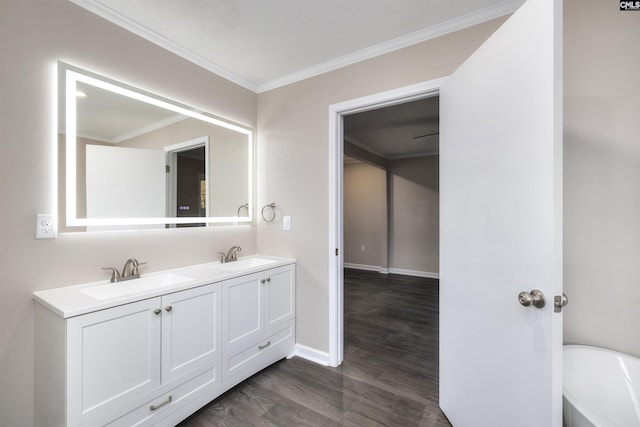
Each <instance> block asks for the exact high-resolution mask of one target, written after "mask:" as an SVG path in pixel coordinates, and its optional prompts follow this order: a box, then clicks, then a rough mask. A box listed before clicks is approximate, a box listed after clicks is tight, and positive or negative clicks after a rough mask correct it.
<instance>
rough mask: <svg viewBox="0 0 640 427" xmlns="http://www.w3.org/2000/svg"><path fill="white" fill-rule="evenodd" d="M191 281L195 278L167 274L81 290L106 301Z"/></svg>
mask: <svg viewBox="0 0 640 427" xmlns="http://www.w3.org/2000/svg"><path fill="white" fill-rule="evenodd" d="M191 280H193V278H191V277H188V276H182V275H180V274H173V273H167V274H158V275H156V276H149V277H142V278H140V279H132V280H127V281H124V282H117V283H107V284H105V285H97V286H91V287H87V288H84V289H80V292H82V293H83V294H85V295H89V296H90V297H92V298H96V299H99V300H104V299H110V298H116V297H121V296H125V295H128V294H134V293H137V292H143V291H148V290H152V289H160V288H164V287H166V286H172V285H179V284H181V283H186V282H190V281H191Z"/></svg>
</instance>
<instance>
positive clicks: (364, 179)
mask: <svg viewBox="0 0 640 427" xmlns="http://www.w3.org/2000/svg"><path fill="white" fill-rule="evenodd" d="M387 235H388V233H387V172H386V171H385V170H383V169H380V168H378V167H375V166H371V165H369V164H367V163H362V162H361V163H353V164H345V165H344V263H345V265H346V264H356V265H357V267H359V268H372V269H377V270H385V272H386V268H387ZM363 246H364V249H363Z"/></svg>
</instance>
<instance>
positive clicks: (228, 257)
mask: <svg viewBox="0 0 640 427" xmlns="http://www.w3.org/2000/svg"><path fill="white" fill-rule="evenodd" d="M241 250H242V248H241V247H240V246H231V249H229V251H228V252H227V253H226V254H225V253H224V252H218V255H219V256H220V263H221V264H224V263H225V262H232V261H237V260H238V252H240V251H241Z"/></svg>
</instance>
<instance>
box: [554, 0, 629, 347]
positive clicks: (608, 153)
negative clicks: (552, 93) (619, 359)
mask: <svg viewBox="0 0 640 427" xmlns="http://www.w3.org/2000/svg"><path fill="white" fill-rule="evenodd" d="M564 13H565V22H564V39H565V40H564V52H565V54H564V58H565V63H564V67H565V73H564V123H565V126H564V159H565V160H564V183H565V184H564V258H565V263H564V289H565V293H566V294H567V296H568V297H569V305H568V306H567V308H566V310H565V312H564V338H565V341H566V342H568V343H582V344H590V345H597V346H602V347H608V348H611V349H615V350H619V351H623V352H627V353H630V354H633V355H635V356H640V339H638V327H639V326H640V84H639V76H640V55H639V54H638V52H640V13H639V12H621V11H619V10H618V2H610V1H601V0H565V12H564Z"/></svg>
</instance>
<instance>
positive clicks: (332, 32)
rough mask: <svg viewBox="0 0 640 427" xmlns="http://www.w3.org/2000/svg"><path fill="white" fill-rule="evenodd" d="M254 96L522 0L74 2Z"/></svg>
mask: <svg viewBox="0 0 640 427" xmlns="http://www.w3.org/2000/svg"><path fill="white" fill-rule="evenodd" d="M70 1H72V2H74V3H76V4H78V5H80V6H82V7H84V8H86V9H88V10H90V11H92V12H94V13H96V14H98V15H100V16H102V17H104V18H106V19H108V20H110V21H112V22H114V23H116V24H118V25H120V26H122V27H124V28H126V29H128V30H130V31H133V32H134V33H136V34H139V35H141V36H142V37H144V38H146V39H148V40H150V41H152V42H154V43H156V44H158V45H160V46H162V47H164V48H167V49H169V50H171V51H172V52H174V53H177V54H178V55H181V56H183V57H185V58H187V59H189V60H191V61H192V62H194V63H197V64H198V65H201V66H203V67H205V68H207V69H209V70H210V71H213V72H215V73H217V74H219V75H222V76H223V77H225V78H227V79H229V80H231V81H234V82H236V83H238V84H240V85H242V86H244V87H246V88H248V89H250V90H253V91H255V92H262V91H266V90H269V89H272V88H275V87H279V86H282V85H285V84H289V83H292V82H294V81H298V80H301V79H304V78H308V77H311V76H313V75H317V74H320V73H323V72H327V71H330V70H333V69H336V68H339V67H342V66H345V65H348V64H351V63H354V62H358V61H361V60H364V59H367V58H371V57H373V56H376V55H380V54H382V53H385V52H389V51H392V50H396V49H399V48H402V47H405V46H409V45H411V44H415V43H418V42H421V41H424V40H427V39H430V38H433V37H437V36H440V35H443V34H446V33H448V32H451V31H455V30H459V29H461V28H465V27H468V26H471V25H474V24H477V23H480V22H483V21H487V20H489V19H493V18H496V17H498V16H502V15H505V14H508V13H511V12H513V11H514V10H515V9H517V8H518V7H519V6H520V5H521V4H522V3H523V2H524V0H179V1H178V0H70Z"/></svg>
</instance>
